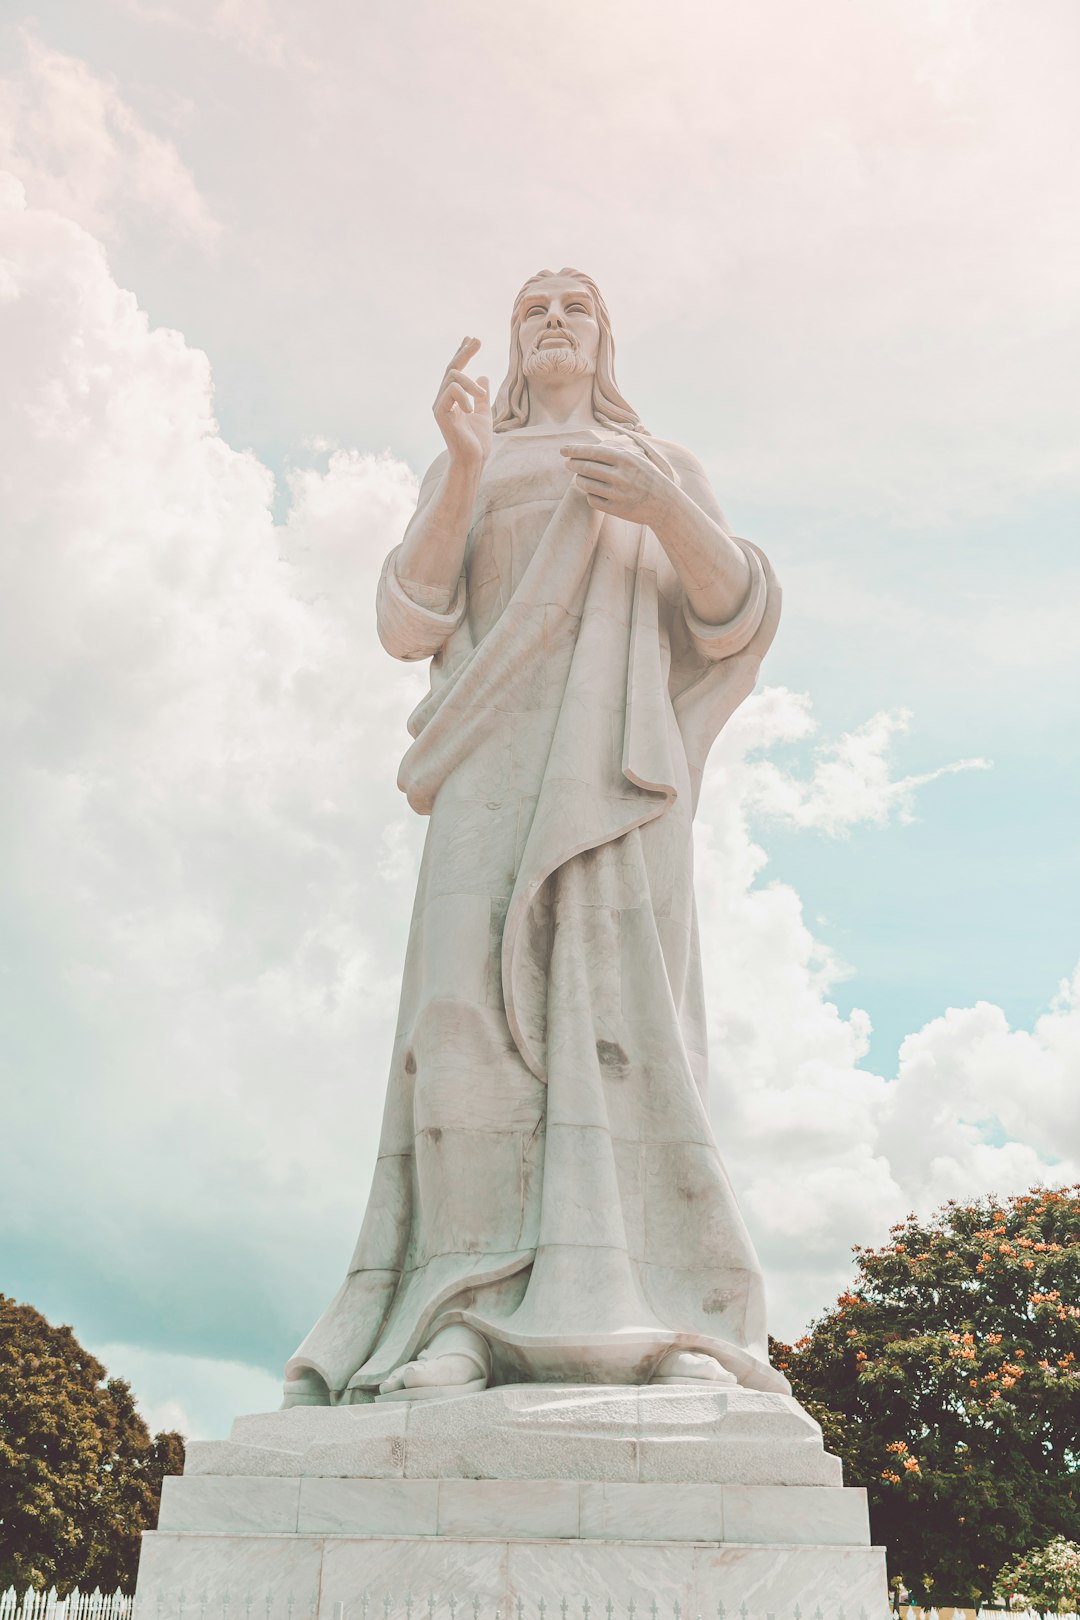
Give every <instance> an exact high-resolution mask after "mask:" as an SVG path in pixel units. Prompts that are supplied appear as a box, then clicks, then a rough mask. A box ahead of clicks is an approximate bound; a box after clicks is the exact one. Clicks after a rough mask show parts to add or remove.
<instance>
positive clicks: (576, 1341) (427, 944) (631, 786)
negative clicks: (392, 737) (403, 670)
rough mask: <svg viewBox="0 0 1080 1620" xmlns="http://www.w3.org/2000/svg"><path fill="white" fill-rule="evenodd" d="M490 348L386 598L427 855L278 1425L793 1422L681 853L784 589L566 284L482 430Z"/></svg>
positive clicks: (525, 326) (449, 417)
mask: <svg viewBox="0 0 1080 1620" xmlns="http://www.w3.org/2000/svg"><path fill="white" fill-rule="evenodd" d="M479 347H480V344H479V342H478V341H477V340H476V339H475V338H466V339H465V340H464V341H463V342H462V344H461V346H460V348H459V349H458V351H457V353H456V354H455V355H454V357H453V359H452V360H451V362H450V365H449V367H448V368H447V371H446V373H445V376H444V378H443V381H442V384H441V386H440V389H439V393H438V397H437V398H436V400H435V405H434V413H435V419H436V421H437V423H438V425H439V428H440V430H441V433H442V435H443V438H444V439H445V441H446V449H445V451H444V452H443V453H442V454H441V455H440V456H439V458H438V460H437V461H436V462H435V463H434V465H433V466H432V467H431V469H430V471H429V472H428V473H427V475H426V477H425V478H424V481H423V484H422V487H421V490H420V496H419V501H418V504H417V509H416V513H415V515H414V517H413V519H412V521H411V522H410V524H409V527H408V530H407V532H406V534H405V537H404V540H403V541H402V543H401V545H400V546H399V547H397V549H396V550H395V551H393V552H392V553H391V555H390V557H389V558H388V559H387V562H386V565H385V568H384V570H383V574H382V579H381V582H380V585H379V592H378V623H379V634H380V636H381V638H382V641H383V643H384V645H385V647H386V649H387V651H388V652H390V653H391V654H392V655H393V656H394V657H396V658H402V659H429V660H430V668H431V690H430V693H429V695H428V696H427V697H426V698H425V699H424V701H423V702H422V703H421V704H420V706H419V707H418V708H417V709H416V711H415V713H414V714H413V715H412V717H411V719H410V721H409V731H410V733H411V735H412V738H413V742H412V745H411V746H410V748H409V749H408V751H407V753H406V755H405V758H404V760H403V763H402V766H401V772H400V776H399V785H400V786H401V788H402V789H403V791H404V792H405V793H406V794H407V796H408V800H409V803H410V804H411V805H412V807H413V809H414V810H416V811H418V812H419V813H420V814H421V815H426V816H429V817H430V826H429V830H428V835H427V842H426V845H425V849H424V855H423V861H422V864H421V869H420V877H419V883H418V888H417V895H416V904H415V910H414V914H413V919H412V926H411V931H410V935H409V944H408V952H407V957H406V963H405V971H404V978H403V985H402V993H401V1008H400V1016H399V1020H398V1026H397V1034H396V1038H395V1042H394V1049H393V1057H392V1062H391V1070H390V1078H389V1087H388V1093H387V1100H386V1109H385V1116H384V1121H383V1129H382V1139H381V1146H380V1151H379V1158H378V1164H377V1166H376V1170H375V1175H374V1180H373V1184H372V1188H371V1194H370V1199H369V1203H368V1207H367V1212H366V1215H365V1218H364V1222H363V1228H362V1231H361V1233H360V1238H359V1240H358V1243H357V1246H356V1251H355V1254H354V1257H353V1260H352V1262H351V1265H350V1267H349V1272H348V1275H347V1277H346V1279H345V1282H344V1284H343V1285H342V1287H341V1289H340V1291H339V1293H338V1294H337V1296H336V1298H335V1299H334V1300H333V1302H332V1303H331V1305H330V1306H329V1307H328V1309H327V1310H326V1312H325V1313H324V1315H323V1316H322V1318H321V1319H320V1321H319V1322H318V1323H317V1325H316V1326H315V1327H314V1328H313V1329H312V1331H311V1333H310V1334H309V1335H308V1337H307V1338H306V1339H305V1340H304V1342H303V1344H302V1345H301V1346H300V1349H299V1350H298V1351H297V1353H296V1354H295V1356H293V1358H292V1359H291V1360H290V1362H289V1364H288V1367H287V1369H286V1384H285V1404H286V1406H290V1405H304V1404H307V1405H312V1404H315V1405H326V1404H339V1403H342V1404H350V1403H353V1402H356V1401H367V1400H370V1399H373V1398H374V1399H381V1400H409V1399H418V1398H422V1397H426V1396H431V1395H449V1394H457V1393H466V1392H470V1391H474V1390H479V1389H483V1388H484V1387H486V1385H487V1384H488V1383H493V1384H498V1383H513V1382H525V1383H592V1384H605V1383H606V1384H627V1383H634V1384H641V1383H648V1382H661V1383H693V1384H697V1385H698V1387H700V1385H701V1381H703V1380H704V1381H707V1382H709V1383H711V1384H712V1385H714V1386H716V1385H734V1384H736V1383H737V1384H741V1385H743V1386H744V1387H747V1388H750V1389H755V1390H766V1391H775V1392H779V1393H788V1392H789V1391H788V1384H787V1381H786V1379H784V1378H783V1376H782V1375H781V1374H780V1373H779V1372H777V1371H776V1370H775V1369H773V1368H772V1367H771V1366H770V1365H769V1362H768V1351H767V1336H766V1328H765V1317H764V1298H763V1288H762V1279H761V1273H760V1269H759V1266H758V1263H757V1260H756V1257H755V1255H754V1251H753V1248H752V1245H751V1243H750V1239H749V1237H748V1235H747V1232H746V1229H745V1227H744V1225H743V1222H742V1219H741V1217H740V1215H739V1212H738V1209H737V1207H736V1203H735V1199H734V1196H733V1194H732V1191H731V1187H730V1185H729V1182H728V1180H727V1177H726V1175H725V1172H724V1169H723V1166H722V1164H721V1161H720V1157H719V1153H718V1150H717V1147H716V1143H715V1141H714V1138H713V1135H712V1131H711V1128H710V1124H709V1119H708V1103H707V1064H706V1040H705V1016H704V998H703V988H702V982H701V973H700V963H699V951H698V934H697V920H696V915H695V910H694V897H693V867H692V839H691V834H692V820H693V815H694V810H695V805H696V800H697V795H698V791H699V788H700V784H701V777H702V771H703V767H704V764H705V759H706V755H707V753H708V750H709V748H710V746H711V745H712V743H713V741H714V739H715V738H716V736H717V734H718V733H719V731H720V729H721V727H722V726H723V725H724V723H725V722H726V721H727V719H728V717H729V716H730V715H731V714H732V712H733V711H734V710H735V708H736V707H737V706H738V705H739V704H740V703H741V702H742V701H743V699H744V698H745V697H746V696H747V695H748V693H749V692H750V691H751V689H752V687H753V685H754V682H755V679H756V676H757V671H758V667H759V665H760V662H761V659H762V657H763V655H764V653H765V652H766V650H767V649H768V646H769V644H770V642H771V640H772V637H773V635H774V633H775V629H776V623H777V618H778V615H779V602H780V598H779V591H778V588H777V585H776V583H775V580H774V578H773V575H772V573H771V570H770V568H769V565H768V563H767V561H766V560H765V558H764V557H763V556H762V554H761V553H760V552H759V551H758V550H757V549H756V547H754V546H752V545H750V544H749V543H748V542H747V541H745V540H739V539H736V538H735V537H734V536H733V535H732V534H731V532H730V530H729V528H728V525H727V522H726V521H725V519H724V515H723V513H722V512H721V510H720V507H719V506H718V504H717V502H716V499H715V497H714V495H713V492H712V490H711V489H710V487H709V484H708V482H707V479H706V477H705V474H704V472H703V470H702V467H701V465H700V464H699V462H698V461H697V460H695V458H694V457H693V456H692V455H690V454H689V453H688V452H687V451H686V450H684V449H682V448H681V447H680V446H678V445H675V444H669V443H666V442H664V441H663V440H659V439H656V438H654V437H653V436H652V435H650V434H649V433H648V432H647V430H646V429H645V428H644V427H643V426H642V423H641V421H640V420H639V418H638V415H637V413H636V411H634V410H633V409H632V408H631V406H630V405H629V404H628V403H627V401H626V400H625V399H624V398H623V396H622V394H621V393H620V392H619V389H618V387H617V385H616V382H615V374H614V368H613V359H614V347H613V342H612V336H611V326H610V321H609V318H608V313H607V309H606V307H605V305H604V302H603V299H602V298H601V296H600V293H599V290H598V289H597V287H596V285H595V284H594V283H593V282H592V281H591V280H590V278H589V277H588V276H585V275H582V274H581V273H580V272H579V271H576V270H571V269H566V270H561V271H559V272H558V273H557V274H556V273H553V272H551V271H546V270H545V271H542V272H540V274H538V275H536V276H534V277H533V278H532V279H531V280H530V281H528V282H527V283H526V285H525V287H524V288H523V289H522V291H521V293H520V294H519V295H518V298H517V300H516V302H515V304H514V310H513V319H512V326H511V341H510V367H509V372H508V375H507V378H506V381H505V382H504V384H503V386H502V388H501V389H500V391H499V394H498V396H497V398H496V400H495V404H494V409H493V408H492V404H491V400H490V390H489V385H488V382H487V379H486V378H484V377H478V378H475V379H474V378H473V377H471V376H470V375H469V374H468V372H467V370H466V367H467V366H468V365H469V363H470V361H472V359H473V357H474V356H475V354H476V352H477V350H478V349H479Z"/></svg>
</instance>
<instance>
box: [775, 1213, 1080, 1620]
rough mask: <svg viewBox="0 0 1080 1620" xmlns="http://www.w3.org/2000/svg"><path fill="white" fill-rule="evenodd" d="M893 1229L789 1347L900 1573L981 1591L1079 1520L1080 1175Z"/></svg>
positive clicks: (964, 1594)
mask: <svg viewBox="0 0 1080 1620" xmlns="http://www.w3.org/2000/svg"><path fill="white" fill-rule="evenodd" d="M891 1239H892V1241H891V1242H890V1243H888V1244H887V1245H886V1246H885V1247H884V1248H881V1249H860V1248H857V1249H856V1250H855V1254H856V1257H857V1259H856V1263H857V1278H856V1281H855V1283H854V1286H853V1287H852V1289H851V1292H850V1293H846V1294H842V1295H841V1296H840V1299H839V1301H838V1303H837V1305H836V1306H835V1308H834V1309H833V1310H831V1311H829V1312H828V1313H827V1314H826V1315H825V1316H823V1317H822V1318H821V1319H820V1320H819V1321H818V1322H816V1323H815V1324H814V1325H813V1327H812V1328H811V1331H810V1333H809V1334H808V1336H807V1337H806V1338H804V1339H800V1340H799V1342H798V1343H797V1344H796V1345H794V1346H787V1345H776V1346H775V1359H776V1361H777V1363H778V1364H779V1365H780V1366H781V1367H782V1368H784V1370H785V1371H786V1372H787V1374H788V1376H789V1377H790V1379H791V1382H792V1387H793V1389H794V1391H795V1394H796V1395H797V1396H798V1398H799V1399H800V1400H801V1401H802V1402H803V1403H804V1405H805V1406H806V1407H807V1409H808V1410H809V1411H810V1412H811V1413H812V1414H813V1415H814V1417H816V1418H817V1419H818V1421H819V1422H820V1423H821V1426H822V1429H823V1430H824V1433H825V1442H826V1445H827V1446H828V1447H829V1449H830V1450H831V1451H835V1452H836V1453H838V1454H839V1456H840V1457H841V1458H842V1459H843V1462H844V1475H845V1479H846V1481H847V1483H848V1484H851V1485H865V1486H866V1487H867V1490H868V1492H869V1496H870V1511H871V1523H872V1526H873V1532H874V1539H875V1541H878V1542H884V1543H885V1545H886V1546H887V1547H888V1549H889V1562H890V1567H891V1571H892V1574H893V1575H894V1576H899V1577H900V1578H902V1579H903V1581H904V1584H905V1585H906V1586H907V1587H908V1589H909V1590H910V1591H911V1593H912V1595H913V1596H914V1597H916V1598H917V1599H918V1600H920V1601H924V1602H933V1603H937V1604H941V1603H949V1602H961V1603H977V1602H979V1601H984V1600H987V1599H989V1597H990V1595H991V1593H992V1592H993V1590H994V1587H995V1583H996V1581H997V1577H998V1575H999V1573H1000V1571H1001V1570H1002V1568H1003V1567H1004V1565H1005V1564H1006V1562H1007V1561H1008V1560H1009V1559H1010V1558H1012V1557H1014V1556H1015V1555H1016V1554H1017V1553H1018V1552H1019V1551H1021V1550H1022V1549H1024V1548H1027V1547H1033V1546H1035V1545H1037V1544H1039V1543H1040V1542H1043V1541H1046V1540H1048V1539H1049V1538H1051V1537H1054V1536H1062V1535H1064V1536H1070V1535H1071V1536H1075V1534H1076V1532H1077V1528H1078V1527H1080V1373H1078V1364H1077V1357H1078V1355H1080V1304H1078V1301H1080V1187H1068V1188H1064V1189H1060V1190H1057V1191H1050V1190H1047V1189H1044V1188H1036V1189H1035V1190H1034V1191H1032V1192H1031V1193H1028V1194H1025V1195H1024V1196H1022V1197H1018V1198H1012V1199H1008V1200H1004V1201H1002V1200H993V1199H990V1200H985V1199H984V1200H982V1201H980V1202H978V1203H973V1204H959V1203H955V1202H954V1203H950V1204H947V1205H946V1206H945V1208H944V1209H943V1210H940V1211H939V1212H938V1214H937V1216H936V1217H935V1218H934V1219H933V1220H930V1221H925V1222H924V1221H919V1220H916V1219H915V1217H914V1216H910V1217H909V1218H908V1219H907V1220H906V1221H904V1222H902V1223H901V1224H900V1225H898V1226H895V1227H893V1229H892V1232H891Z"/></svg>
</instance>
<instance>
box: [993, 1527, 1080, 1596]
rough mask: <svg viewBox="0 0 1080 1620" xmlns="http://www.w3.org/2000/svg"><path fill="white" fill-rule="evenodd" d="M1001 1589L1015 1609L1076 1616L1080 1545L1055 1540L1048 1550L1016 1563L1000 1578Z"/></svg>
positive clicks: (1038, 1550) (1039, 1550)
mask: <svg viewBox="0 0 1080 1620" xmlns="http://www.w3.org/2000/svg"><path fill="white" fill-rule="evenodd" d="M997 1589H998V1593H999V1595H1000V1596H1001V1598H1002V1599H1003V1600H1004V1601H1005V1602H1006V1603H1007V1604H1008V1605H1009V1607H1010V1608H1013V1609H1016V1608H1022V1609H1038V1610H1039V1612H1040V1613H1041V1614H1046V1613H1048V1612H1050V1613H1058V1614H1075V1613H1076V1611H1077V1610H1078V1609H1080V1544H1078V1543H1077V1542H1075V1541H1066V1540H1065V1537H1064V1536H1055V1537H1054V1539H1053V1540H1052V1541H1048V1542H1047V1543H1046V1546H1045V1547H1036V1548H1035V1549H1034V1551H1032V1552H1029V1553H1024V1555H1023V1556H1022V1557H1021V1558H1014V1559H1012V1561H1011V1562H1010V1563H1008V1564H1006V1565H1005V1568H1004V1569H1003V1570H1002V1571H1001V1573H1000V1575H999V1576H998V1580H997Z"/></svg>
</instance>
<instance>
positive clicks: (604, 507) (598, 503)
mask: <svg viewBox="0 0 1080 1620" xmlns="http://www.w3.org/2000/svg"><path fill="white" fill-rule="evenodd" d="M585 499H586V500H587V501H588V503H589V505H590V506H592V507H595V509H596V511H598V512H609V511H610V510H611V502H610V501H607V500H605V499H604V497H603V495H586V497H585Z"/></svg>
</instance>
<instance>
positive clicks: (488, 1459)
mask: <svg viewBox="0 0 1080 1620" xmlns="http://www.w3.org/2000/svg"><path fill="white" fill-rule="evenodd" d="M869 1540H870V1537H869V1522H868V1517H867V1507H866V1495H865V1492H864V1491H862V1490H854V1489H849V1488H845V1487H844V1486H843V1485H842V1484H841V1478H840V1463H839V1460H838V1459H837V1458H835V1457H831V1456H829V1455H828V1453H826V1452H825V1450H824V1447H823V1445H822V1440H821V1431H820V1428H819V1427H818V1425H817V1424H816V1423H814V1422H813V1420H812V1419H811V1418H810V1417H809V1416H808V1415H807V1413H806V1412H804V1411H803V1409H802V1408H801V1407H800V1406H799V1404H798V1402H797V1401H795V1400H793V1399H792V1398H791V1397H790V1396H784V1395H768V1394H761V1393H755V1392H752V1391H748V1390H744V1389H738V1388H730V1389H729V1388H723V1389H709V1388H707V1387H702V1388H698V1389H690V1388H687V1387H686V1386H659V1387H658V1386H651V1387H650V1386H646V1387H641V1388H639V1387H636V1386H632V1385H616V1386H576V1387H572V1388H571V1387H560V1386H552V1385H537V1384H528V1385H506V1386H500V1387H497V1388H495V1389H488V1390H484V1391H482V1392H481V1393H478V1394H474V1395H462V1396H457V1397H454V1398H452V1399H446V1400H434V1401H420V1402H416V1403H409V1402H395V1403H389V1404H384V1403H379V1404H377V1405H376V1404H370V1405H363V1406H349V1407H334V1408H330V1407H294V1408H292V1409H291V1410H289V1411H285V1412H273V1413H265V1414H259V1415H256V1416H251V1417H242V1418H238V1419H237V1421H236V1423H235V1424H234V1425H233V1431H232V1437H231V1438H230V1439H229V1440H228V1441H210V1442H203V1443H195V1444H193V1445H192V1446H191V1447H190V1448H189V1451H188V1460H187V1469H186V1472H185V1473H184V1475H183V1476H182V1477H178V1478H170V1479H167V1480H166V1481H165V1488H164V1490H163V1492H162V1502H161V1516H160V1522H159V1527H158V1530H157V1531H156V1532H153V1533H150V1534H148V1535H147V1536H145V1537H144V1540H143V1552H142V1560H141V1563H140V1567H139V1582H138V1591H137V1597H138V1600H139V1604H140V1607H141V1608H142V1609H143V1611H144V1612H146V1613H148V1614H152V1615H153V1616H154V1617H155V1620H158V1617H160V1620H165V1617H166V1616H170V1617H171V1616H182V1615H183V1613H184V1610H185V1608H186V1609H187V1611H188V1613H189V1615H190V1614H191V1613H192V1611H193V1610H195V1609H198V1611H199V1616H200V1620H218V1617H220V1620H228V1616H229V1612H230V1610H231V1611H232V1614H233V1616H234V1617H236V1616H237V1615H238V1611H243V1614H244V1616H245V1620H251V1616H252V1615H253V1614H254V1615H255V1616H256V1617H257V1620H264V1617H265V1620H279V1617H280V1620H302V1617H309V1616H310V1617H312V1620H315V1617H318V1620H365V1617H366V1615H367V1613H368V1610H369V1608H370V1609H372V1610H375V1609H378V1610H379V1611H380V1613H378V1614H376V1613H373V1615H372V1620H380V1616H382V1617H385V1620H389V1617H390V1616H391V1615H397V1614H398V1613H403V1614H406V1615H408V1614H410V1613H411V1608H416V1609H417V1610H418V1611H419V1610H424V1611H428V1612H430V1614H431V1615H434V1614H435V1613H436V1612H437V1613H438V1614H439V1615H440V1616H441V1615H443V1614H446V1615H451V1616H452V1614H453V1611H454V1609H455V1608H466V1607H467V1608H469V1609H470V1611H471V1610H472V1608H473V1606H474V1604H475V1605H476V1614H477V1616H479V1614H480V1613H481V1612H483V1614H484V1615H485V1616H493V1615H494V1613H495V1611H496V1610H498V1611H499V1613H500V1614H501V1615H504V1616H509V1615H512V1614H514V1613H515V1612H517V1605H518V1604H519V1602H520V1604H521V1606H522V1608H521V1613H522V1615H523V1616H527V1617H528V1620H532V1617H533V1616H534V1615H535V1614H538V1613H539V1614H540V1615H541V1616H542V1615H543V1613H544V1611H545V1610H546V1611H552V1610H556V1609H558V1608H559V1606H560V1604H561V1603H562V1600H563V1598H564V1597H565V1598H566V1599H567V1602H568V1604H569V1609H570V1611H572V1612H573V1613H574V1615H575V1616H579V1615H581V1614H582V1613H583V1612H584V1613H586V1615H587V1612H588V1611H587V1610H584V1611H583V1604H584V1603H585V1602H586V1601H587V1603H588V1606H589V1607H590V1608H592V1609H595V1608H596V1607H597V1606H599V1607H600V1608H602V1609H603V1608H605V1606H606V1605H607V1603H608V1601H609V1600H610V1602H611V1603H612V1605H613V1610H612V1613H613V1614H614V1613H617V1614H619V1615H620V1616H626V1615H629V1614H632V1613H636V1614H638V1615H641V1614H642V1613H643V1611H646V1612H647V1611H649V1610H650V1609H651V1605H652V1604H653V1603H654V1602H655V1603H656V1605H657V1610H658V1612H659V1613H661V1614H663V1615H664V1616H665V1620H667V1617H668V1616H678V1615H680V1614H681V1615H687V1614H694V1615H702V1616H705V1615H708V1616H710V1617H712V1616H716V1615H718V1614H719V1615H721V1616H722V1615H723V1614H724V1613H725V1612H730V1613H731V1614H732V1615H734V1614H735V1613H736V1612H737V1611H739V1610H740V1609H741V1608H742V1607H743V1606H745V1610H746V1612H747V1614H748V1615H752V1616H754V1617H757V1616H760V1617H761V1620H765V1616H766V1615H772V1616H775V1617H776V1620H791V1617H792V1616H793V1615H794V1611H795V1609H796V1607H798V1609H799V1610H800V1612H801V1613H802V1614H803V1615H805V1616H807V1620H809V1617H812V1616H813V1615H814V1612H815V1610H817V1609H820V1611H821V1615H822V1616H823V1617H824V1620H832V1617H833V1616H837V1615H839V1614H840V1612H841V1611H843V1612H844V1613H845V1614H846V1615H847V1616H849V1617H854V1616H856V1615H857V1614H858V1613H859V1611H860V1610H863V1611H865V1613H866V1615H868V1616H872V1617H874V1620H878V1617H884V1616H885V1614H886V1611H887V1607H888V1600H887V1590H886V1577H885V1556H884V1550H883V1549H882V1548H878V1547H871V1546H870V1545H869ZM407 1600H411V1604H410V1602H409V1601H407ZM541 1600H542V1602H543V1608H541V1607H540V1604H541ZM631 1605H633V1608H632V1609H631ZM147 1606H149V1607H148V1608H147ZM418 1620H422V1616H420V1615H419V1614H418ZM466 1620H469V1617H466Z"/></svg>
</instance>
